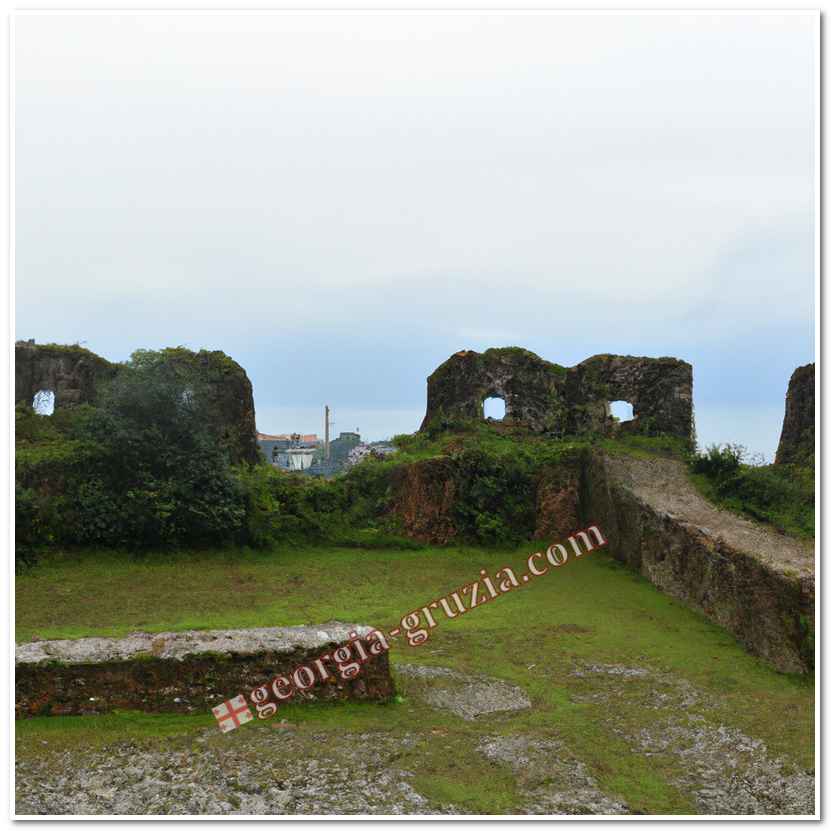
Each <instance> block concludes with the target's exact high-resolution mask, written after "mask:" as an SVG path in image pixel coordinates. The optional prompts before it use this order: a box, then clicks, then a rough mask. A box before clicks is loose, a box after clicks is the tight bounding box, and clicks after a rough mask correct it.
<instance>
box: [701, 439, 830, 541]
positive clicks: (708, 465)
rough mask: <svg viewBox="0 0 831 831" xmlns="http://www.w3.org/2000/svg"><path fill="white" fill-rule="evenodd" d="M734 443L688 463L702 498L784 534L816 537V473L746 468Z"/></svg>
mask: <svg viewBox="0 0 831 831" xmlns="http://www.w3.org/2000/svg"><path fill="white" fill-rule="evenodd" d="M746 456H747V452H746V450H745V448H744V447H742V446H741V445H736V444H727V445H724V446H721V447H719V446H716V445H712V446H710V447H709V448H707V450H706V451H704V452H702V453H697V454H694V455H693V456H692V457H691V458H690V460H689V464H690V471H691V478H692V480H693V482H694V483H695V485H696V487H697V488H698V489H699V490H700V491H701V493H702V494H703V495H704V496H705V497H707V499H709V500H710V501H711V502H714V503H715V504H716V505H718V506H719V507H722V508H727V509H728V510H731V511H735V512H736V513H740V514H743V515H745V516H747V517H750V518H751V519H755V520H757V521H759V522H764V523H767V524H769V525H772V526H773V527H774V528H776V529H778V530H779V531H782V532H784V533H786V534H793V535H794V536H797V537H803V538H811V537H813V536H814V470H813V467H812V466H808V465H749V464H746V463H745V458H746Z"/></svg>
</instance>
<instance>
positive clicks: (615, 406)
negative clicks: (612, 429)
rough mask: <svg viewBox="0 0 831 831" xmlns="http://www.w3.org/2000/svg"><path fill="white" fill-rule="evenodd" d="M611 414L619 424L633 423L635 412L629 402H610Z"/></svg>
mask: <svg viewBox="0 0 831 831" xmlns="http://www.w3.org/2000/svg"><path fill="white" fill-rule="evenodd" d="M609 414H610V415H611V416H612V417H613V418H615V419H616V420H617V421H618V422H620V423H623V422H624V421H632V419H633V418H634V417H635V411H634V409H633V408H632V405H631V404H630V403H629V402H628V401H610V402H609Z"/></svg>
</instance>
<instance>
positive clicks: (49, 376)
mask: <svg viewBox="0 0 831 831" xmlns="http://www.w3.org/2000/svg"><path fill="white" fill-rule="evenodd" d="M163 355H164V359H165V363H166V364H169V365H171V366H182V367H187V368H188V369H190V370H192V371H193V372H194V373H195V375H196V376H197V377H198V378H199V379H200V380H202V381H203V382H204V384H205V388H206V390H207V392H208V399H209V400H208V411H209V419H210V425H209V426H210V427H211V428H212V429H213V431H214V432H215V433H216V435H217V438H218V439H220V440H221V441H222V442H223V443H224V444H225V445H226V446H227V447H228V449H229V451H230V454H231V458H232V460H233V461H234V462H250V463H254V462H257V461H259V460H260V459H261V454H260V451H259V448H258V446H257V429H256V424H255V417H254V394H253V389H252V387H251V381H250V380H249V378H248V375H247V374H246V372H245V370H244V369H243V368H242V367H241V366H240V365H239V364H238V363H237V362H236V361H234V360H232V359H231V358H229V357H228V356H227V355H226V354H225V353H224V352H220V351H213V352H211V351H207V350H201V351H200V352H192V351H190V350H189V349H183V348H181V347H178V348H174V349H166V350H163ZM119 367H120V365H119V364H113V363H110V362H109V361H107V360H105V359H104V358H102V357H100V356H99V355H96V354H95V353H94V352H90V351H89V350H88V349H84V348H83V347H81V346H62V345H59V344H43V345H40V344H34V343H30V342H27V341H18V342H17V344H16V345H15V404H19V403H25V404H28V405H30V406H31V404H32V400H33V398H34V396H35V394H36V393H37V392H39V391H41V390H51V391H53V392H54V393H55V408H56V409H57V408H62V407H70V406H73V405H77V404H89V403H93V402H94V401H95V398H96V394H97V392H98V390H99V389H100V387H101V385H102V384H103V383H106V381H108V380H110V379H112V378H114V377H115V376H116V375H117V373H118V371H119Z"/></svg>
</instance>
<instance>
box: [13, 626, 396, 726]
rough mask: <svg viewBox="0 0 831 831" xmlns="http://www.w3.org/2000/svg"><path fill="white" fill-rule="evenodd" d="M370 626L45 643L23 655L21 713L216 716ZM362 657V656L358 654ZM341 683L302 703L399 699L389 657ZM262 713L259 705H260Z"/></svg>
mask: <svg viewBox="0 0 831 831" xmlns="http://www.w3.org/2000/svg"><path fill="white" fill-rule="evenodd" d="M370 631H371V630H370V629H369V627H366V626H352V625H349V624H327V625H325V626H320V627H315V626H294V627H284V628H269V629H232V630H217V631H198V632H164V633H160V634H148V633H142V632H140V633H135V634H132V635H129V636H128V637H126V638H81V639H78V640H57V641H37V642H34V643H27V644H19V645H18V646H17V647H16V649H15V714H16V716H17V717H18V718H21V717H24V718H25V717H28V716H35V715H85V714H91V713H106V712H110V711H112V710H141V711H144V712H152V713H159V712H171V713H190V712H206V713H209V712H210V711H211V708H212V707H215V706H216V705H217V704H219V703H221V702H222V701H225V700H227V699H229V698H233V697H234V696H236V695H239V694H240V693H242V694H243V695H244V696H246V698H250V693H251V691H252V690H254V689H255V688H257V687H259V686H261V685H262V684H266V683H268V682H269V681H270V680H272V679H273V678H274V677H275V676H276V675H285V674H286V673H291V672H292V671H293V670H294V669H295V668H297V667H298V666H300V665H301V664H308V663H309V662H310V661H313V660H314V658H316V657H319V656H321V655H323V654H324V653H326V652H330V653H331V652H332V650H334V649H336V648H337V647H338V646H340V645H342V644H345V643H348V642H349V635H350V632H357V633H358V637H359V638H361V639H363V638H365V636H366V635H368V634H369V632H370ZM353 654H354V648H353ZM326 666H327V668H328V669H329V670H330V672H331V677H330V678H329V679H328V680H327V681H325V682H321V683H318V684H317V685H315V686H313V687H311V688H310V689H308V690H306V691H303V692H300V691H298V693H297V694H296V695H295V697H294V698H293V699H292V700H293V701H298V700H330V699H347V698H364V699H371V700H375V701H386V700H387V699H389V698H390V697H391V696H392V695H393V694H394V692H395V690H394V687H393V682H392V677H391V676H390V671H389V661H388V656H387V654H386V653H382V654H380V655H377V656H374V655H373V656H371V657H370V659H369V660H368V661H367V662H366V663H364V664H363V665H362V671H361V673H360V674H359V675H358V676H357V677H356V678H352V679H350V680H343V679H342V678H341V677H339V675H338V673H337V672H336V671H335V670H336V667H335V666H334V665H333V664H331V663H329V662H327V664H326ZM251 710H252V712H254V707H253V705H251Z"/></svg>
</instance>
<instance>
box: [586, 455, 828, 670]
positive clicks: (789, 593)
mask: <svg viewBox="0 0 831 831" xmlns="http://www.w3.org/2000/svg"><path fill="white" fill-rule="evenodd" d="M586 484H587V489H588V493H587V494H586V505H587V511H588V514H589V516H590V517H591V521H592V522H594V523H596V524H597V525H598V526H599V527H600V528H601V529H602V530H603V534H604V535H605V536H606V538H607V539H608V541H609V551H610V552H611V554H612V555H613V556H614V557H615V558H617V559H618V560H620V561H621V562H623V563H626V565H628V566H629V567H630V568H632V569H633V570H635V571H637V572H639V573H640V574H642V575H643V576H644V577H646V578H647V579H648V580H649V581H650V582H651V583H653V584H654V585H655V586H656V587H657V588H659V589H660V590H661V591H663V592H665V593H666V594H668V595H670V596H672V597H675V598H678V599H679V600H680V601H682V602H683V603H685V604H687V605H689V606H692V607H693V608H695V609H698V610H700V611H701V612H703V613H704V614H705V615H706V616H707V617H708V618H710V619H711V620H713V621H714V622H715V623H718V624H719V625H720V626H723V627H724V628H725V629H727V630H729V631H730V632H732V633H733V634H734V635H735V636H736V638H737V639H738V640H739V641H740V642H741V643H742V644H743V645H744V646H745V648H746V649H747V650H748V651H749V652H751V653H752V654H754V655H759V656H761V657H762V658H765V659H766V660H767V661H769V662H770V663H771V664H772V665H773V666H774V667H776V668H777V669H779V670H780V671H782V672H796V673H802V672H807V671H810V670H811V668H812V667H813V662H814V654H813V649H814V647H813V632H814V568H813V552H812V549H811V547H810V545H809V544H807V543H804V544H803V543H802V542H800V541H798V540H794V539H792V538H789V537H786V536H784V535H782V534H777V533H775V532H772V531H769V530H768V529H765V528H761V527H760V526H758V525H756V524H755V523H752V522H750V521H749V520H745V519H742V518H741V517H738V516H736V515H734V514H731V513H729V512H727V511H718V510H717V509H716V508H714V507H712V506H711V505H709V503H707V502H706V501H705V500H704V499H703V498H702V497H701V496H700V495H699V494H698V493H697V492H696V491H695V490H694V488H693V487H692V486H691V485H690V484H689V483H687V481H686V476H685V473H684V471H683V468H682V466H681V463H680V462H677V461H675V460H673V459H635V458H632V457H624V456H619V457H613V456H610V455H608V454H606V453H604V452H602V451H595V452H594V453H593V454H592V456H591V457H590V462H589V469H588V473H587V477H586Z"/></svg>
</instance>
